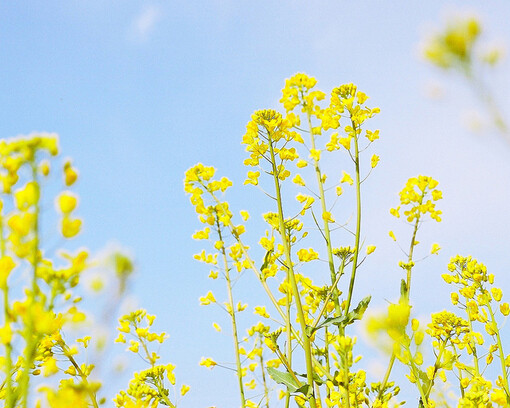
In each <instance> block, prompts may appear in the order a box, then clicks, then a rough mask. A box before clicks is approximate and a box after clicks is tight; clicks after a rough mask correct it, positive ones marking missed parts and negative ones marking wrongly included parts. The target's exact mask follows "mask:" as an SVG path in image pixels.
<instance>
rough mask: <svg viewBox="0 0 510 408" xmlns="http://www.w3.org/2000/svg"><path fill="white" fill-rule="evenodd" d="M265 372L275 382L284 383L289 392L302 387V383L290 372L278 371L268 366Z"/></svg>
mask: <svg viewBox="0 0 510 408" xmlns="http://www.w3.org/2000/svg"><path fill="white" fill-rule="evenodd" d="M267 372H268V373H269V375H270V376H271V378H272V379H273V380H274V381H275V382H277V383H278V384H283V385H286V386H287V389H288V390H289V392H296V391H297V390H298V389H300V388H302V387H303V384H301V383H299V382H298V381H296V379H295V378H294V376H292V374H290V373H284V372H282V371H278V370H276V369H275V368H273V367H268V368H267ZM305 395H306V394H305Z"/></svg>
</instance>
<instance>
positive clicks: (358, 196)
mask: <svg viewBox="0 0 510 408" xmlns="http://www.w3.org/2000/svg"><path fill="white" fill-rule="evenodd" d="M351 125H352V129H353V132H354V165H355V167H356V238H355V243H354V249H355V252H354V256H353V260H352V271H351V280H350V282H349V293H348V295H347V303H346V305H345V315H346V316H347V314H348V313H349V308H350V306H351V301H352V293H353V291H354V281H355V279H356V271H357V268H358V257H359V241H360V236H361V174H360V168H359V145H358V133H357V127H356V125H355V124H354V121H353V120H352V117H351Z"/></svg>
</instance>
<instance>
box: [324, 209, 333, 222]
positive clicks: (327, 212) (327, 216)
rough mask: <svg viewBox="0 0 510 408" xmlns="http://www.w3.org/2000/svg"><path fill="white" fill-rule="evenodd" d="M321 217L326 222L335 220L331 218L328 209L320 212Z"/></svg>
mask: <svg viewBox="0 0 510 408" xmlns="http://www.w3.org/2000/svg"><path fill="white" fill-rule="evenodd" d="M322 219H323V220H324V221H326V222H335V219H334V218H333V216H332V215H331V213H330V212H329V211H324V212H323V213H322Z"/></svg>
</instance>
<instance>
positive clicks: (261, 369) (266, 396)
mask: <svg viewBox="0 0 510 408" xmlns="http://www.w3.org/2000/svg"><path fill="white" fill-rule="evenodd" d="M261 336H262V335H261V334H260V333H259V339H258V340H259V345H260V346H261V347H262V338H261ZM259 364H260V371H261V372H262V384H263V385H264V396H265V398H266V408H269V388H268V387H267V380H266V371H265V370H264V356H263V355H262V353H260V354H259Z"/></svg>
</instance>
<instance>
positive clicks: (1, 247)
mask: <svg viewBox="0 0 510 408" xmlns="http://www.w3.org/2000/svg"><path fill="white" fill-rule="evenodd" d="M3 222H4V217H3V214H2V213H1V212H0V256H1V257H2V258H3V257H4V256H5V255H6V251H5V238H4V223H3ZM3 292H4V316H5V324H6V325H8V324H10V323H11V322H12V317H11V310H10V304H9V286H8V284H7V282H6V283H5V287H4V288H3ZM5 382H6V390H5V406H6V407H7V408H11V407H13V406H14V401H13V396H14V395H13V389H12V344H11V341H9V342H8V343H7V344H6V345H5Z"/></svg>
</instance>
